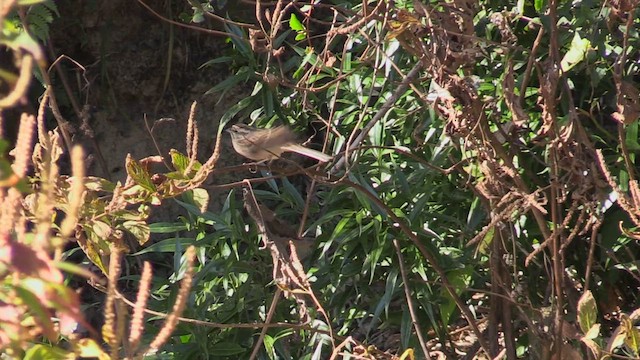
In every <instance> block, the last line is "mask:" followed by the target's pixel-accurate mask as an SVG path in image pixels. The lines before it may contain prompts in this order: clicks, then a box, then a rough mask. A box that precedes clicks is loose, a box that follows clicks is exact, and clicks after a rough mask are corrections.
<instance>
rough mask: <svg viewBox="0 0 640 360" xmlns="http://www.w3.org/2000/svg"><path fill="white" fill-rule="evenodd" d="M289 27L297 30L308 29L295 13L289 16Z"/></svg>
mask: <svg viewBox="0 0 640 360" xmlns="http://www.w3.org/2000/svg"><path fill="white" fill-rule="evenodd" d="M289 27H290V28H291V29H292V30H295V31H306V29H305V28H304V25H303V24H302V23H301V22H300V20H298V17H297V16H296V14H294V13H291V17H290V18H289Z"/></svg>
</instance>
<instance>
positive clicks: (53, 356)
mask: <svg viewBox="0 0 640 360" xmlns="http://www.w3.org/2000/svg"><path fill="white" fill-rule="evenodd" d="M69 358H72V359H74V358H75V357H73V353H72V352H70V351H67V350H64V349H60V348H58V347H54V346H49V345H43V344H38V345H34V346H32V347H31V348H30V349H29V350H27V351H26V352H25V354H24V358H23V359H24V360H43V359H46V360H65V359H69Z"/></svg>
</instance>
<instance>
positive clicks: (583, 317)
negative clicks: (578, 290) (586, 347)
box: [578, 291, 598, 334]
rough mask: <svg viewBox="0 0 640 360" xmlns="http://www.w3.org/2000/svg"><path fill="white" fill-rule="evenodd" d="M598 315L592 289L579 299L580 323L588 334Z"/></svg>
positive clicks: (581, 328) (581, 327) (583, 331)
mask: <svg viewBox="0 0 640 360" xmlns="http://www.w3.org/2000/svg"><path fill="white" fill-rule="evenodd" d="M597 316H598V309H597V307H596V299H595V298H594V297H593V294H592V293H591V291H587V292H585V293H584V294H582V296H581V297H580V300H578V323H579V324H580V330H582V333H583V334H587V333H588V332H589V331H590V330H591V329H592V327H593V326H594V325H595V324H596V321H597Z"/></svg>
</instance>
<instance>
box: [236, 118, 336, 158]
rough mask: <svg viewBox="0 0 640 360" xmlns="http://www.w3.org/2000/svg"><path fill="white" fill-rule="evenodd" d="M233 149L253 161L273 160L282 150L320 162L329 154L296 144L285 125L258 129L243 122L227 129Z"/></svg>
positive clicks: (293, 136)
mask: <svg viewBox="0 0 640 360" xmlns="http://www.w3.org/2000/svg"><path fill="white" fill-rule="evenodd" d="M227 132H228V133H229V134H230V135H231V143H232V144H233V148H234V149H235V151H236V152H237V153H238V154H240V155H242V156H244V157H246V158H248V159H251V160H254V161H267V160H274V159H277V158H279V157H280V155H281V154H282V153H284V152H294V153H297V154H300V155H304V156H307V157H310V158H313V159H316V160H318V161H320V162H328V161H329V160H331V159H332V157H331V156H329V155H327V154H325V153H323V152H320V151H317V150H313V149H310V148H308V147H305V146H302V145H300V144H298V142H297V141H296V136H295V134H294V133H293V131H291V129H289V128H288V127H287V126H284V125H282V126H277V127H274V128H270V129H258V128H254V127H251V126H249V125H245V124H235V125H232V126H231V128H229V129H227Z"/></svg>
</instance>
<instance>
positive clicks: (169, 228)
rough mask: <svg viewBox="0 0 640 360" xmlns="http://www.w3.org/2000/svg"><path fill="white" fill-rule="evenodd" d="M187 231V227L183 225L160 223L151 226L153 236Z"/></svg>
mask: <svg viewBox="0 0 640 360" xmlns="http://www.w3.org/2000/svg"><path fill="white" fill-rule="evenodd" d="M185 230H187V225H185V224H183V223H168V222H158V223H153V224H150V225H149V231H151V233H152V234H170V233H174V232H178V231H185Z"/></svg>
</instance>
